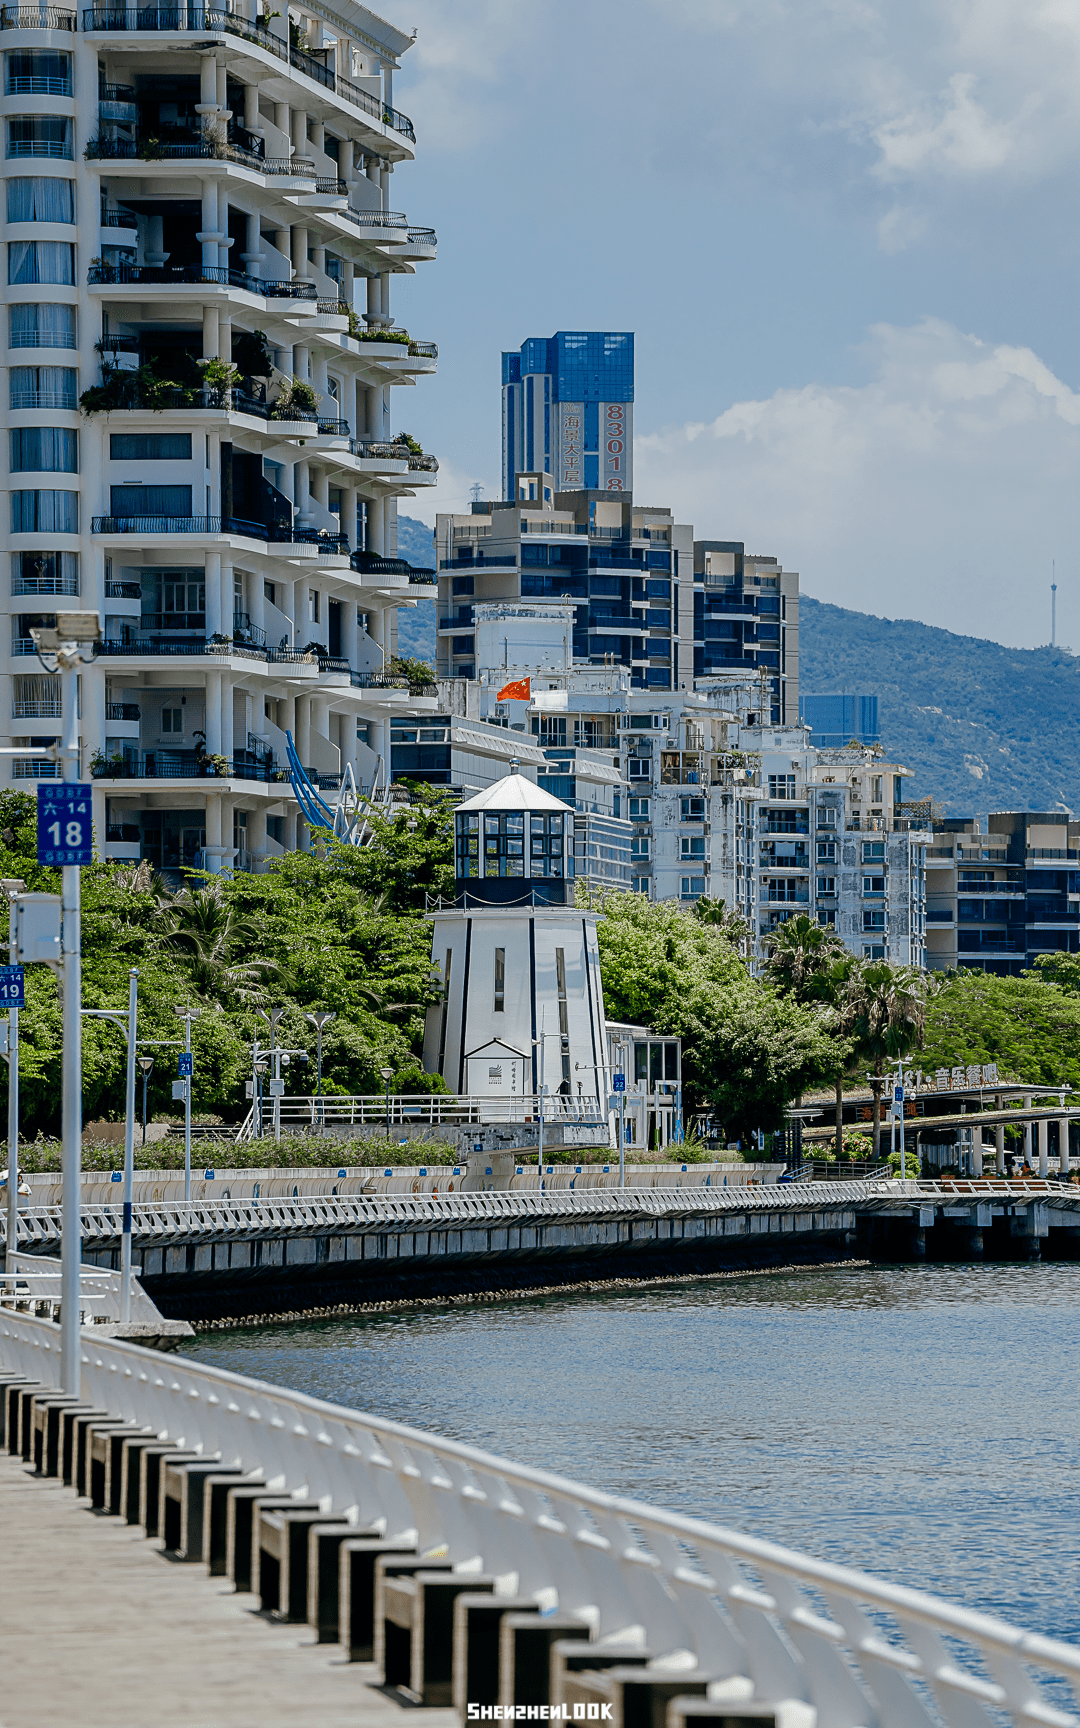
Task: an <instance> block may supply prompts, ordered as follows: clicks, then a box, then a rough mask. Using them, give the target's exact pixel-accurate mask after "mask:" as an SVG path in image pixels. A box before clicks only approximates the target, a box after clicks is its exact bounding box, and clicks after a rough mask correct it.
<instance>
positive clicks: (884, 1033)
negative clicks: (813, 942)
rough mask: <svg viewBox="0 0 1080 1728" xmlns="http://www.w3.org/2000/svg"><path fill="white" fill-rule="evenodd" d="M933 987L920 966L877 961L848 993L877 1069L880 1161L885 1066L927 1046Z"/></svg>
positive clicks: (859, 1036) (862, 1047) (858, 1034)
mask: <svg viewBox="0 0 1080 1728" xmlns="http://www.w3.org/2000/svg"><path fill="white" fill-rule="evenodd" d="M933 987H934V986H933V982H932V980H931V979H930V977H929V976H928V974H927V973H925V972H920V970H919V968H918V967H917V966H890V965H889V963H888V961H886V960H873V961H870V962H869V963H867V964H864V965H862V966H860V967H859V968H858V970H857V971H856V972H853V973H852V976H851V980H850V983H849V985H848V990H849V992H850V996H849V1011H850V1015H851V1028H852V1032H853V1035H854V1038H855V1043H856V1047H857V1049H858V1051H859V1053H860V1055H864V1056H865V1057H866V1059H867V1061H869V1062H871V1063H872V1064H873V1068H874V1081H873V1083H872V1084H873V1093H874V1130H873V1132H874V1158H875V1159H877V1158H879V1157H880V1155H881V1083H880V1082H881V1077H882V1075H883V1074H884V1072H885V1062H886V1061H887V1060H895V1059H896V1058H897V1057H898V1056H906V1055H907V1053H908V1051H909V1050H911V1049H913V1048H915V1047H916V1046H917V1045H920V1044H921V1043H922V1041H923V1037H924V1034H925V1027H926V1005H927V998H928V997H929V995H930V992H931V990H932V989H933Z"/></svg>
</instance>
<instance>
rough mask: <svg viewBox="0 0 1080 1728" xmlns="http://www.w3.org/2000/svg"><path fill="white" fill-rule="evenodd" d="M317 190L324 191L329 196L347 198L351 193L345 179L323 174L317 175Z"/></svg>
mask: <svg viewBox="0 0 1080 1728" xmlns="http://www.w3.org/2000/svg"><path fill="white" fill-rule="evenodd" d="M315 190H316V192H322V193H323V194H324V195H325V196H326V197H328V198H347V197H348V195H349V188H348V186H347V185H346V183H345V181H344V180H338V179H337V178H336V177H334V176H330V177H327V176H325V175H322V174H319V175H316V178H315Z"/></svg>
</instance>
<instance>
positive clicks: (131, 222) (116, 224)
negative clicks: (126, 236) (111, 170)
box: [101, 210, 139, 347]
mask: <svg viewBox="0 0 1080 1728" xmlns="http://www.w3.org/2000/svg"><path fill="white" fill-rule="evenodd" d="M101 226H102V227H103V228H137V227H138V226H139V219H138V217H137V216H136V214H135V212H134V210H103V211H102V212H101ZM105 340H106V341H108V340H109V338H108V337H106V338H105ZM136 347H138V344H137V343H136Z"/></svg>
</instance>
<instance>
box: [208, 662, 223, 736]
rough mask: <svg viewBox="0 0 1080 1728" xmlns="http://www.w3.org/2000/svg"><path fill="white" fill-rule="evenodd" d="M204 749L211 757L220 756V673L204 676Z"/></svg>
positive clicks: (209, 673) (210, 673)
mask: <svg viewBox="0 0 1080 1728" xmlns="http://www.w3.org/2000/svg"><path fill="white" fill-rule="evenodd" d="M206 748H207V750H208V751H209V752H210V754H211V755H212V756H219V755H220V754H221V673H220V672H208V673H207V674H206Z"/></svg>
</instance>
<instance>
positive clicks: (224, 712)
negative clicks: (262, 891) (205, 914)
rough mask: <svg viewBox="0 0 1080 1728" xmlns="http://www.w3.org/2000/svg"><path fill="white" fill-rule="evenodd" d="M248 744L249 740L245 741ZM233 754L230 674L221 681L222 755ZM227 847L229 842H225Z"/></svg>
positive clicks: (229, 755)
mask: <svg viewBox="0 0 1080 1728" xmlns="http://www.w3.org/2000/svg"><path fill="white" fill-rule="evenodd" d="M244 742H245V743H246V742H247V740H246V739H245V740H244ZM232 753H233V687H232V679H231V677H230V676H229V674H228V673H225V674H223V676H222V680H221V754H222V755H223V756H228V758H229V759H230V761H231V760H232ZM225 844H226V845H228V844H229V841H226V842H225Z"/></svg>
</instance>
